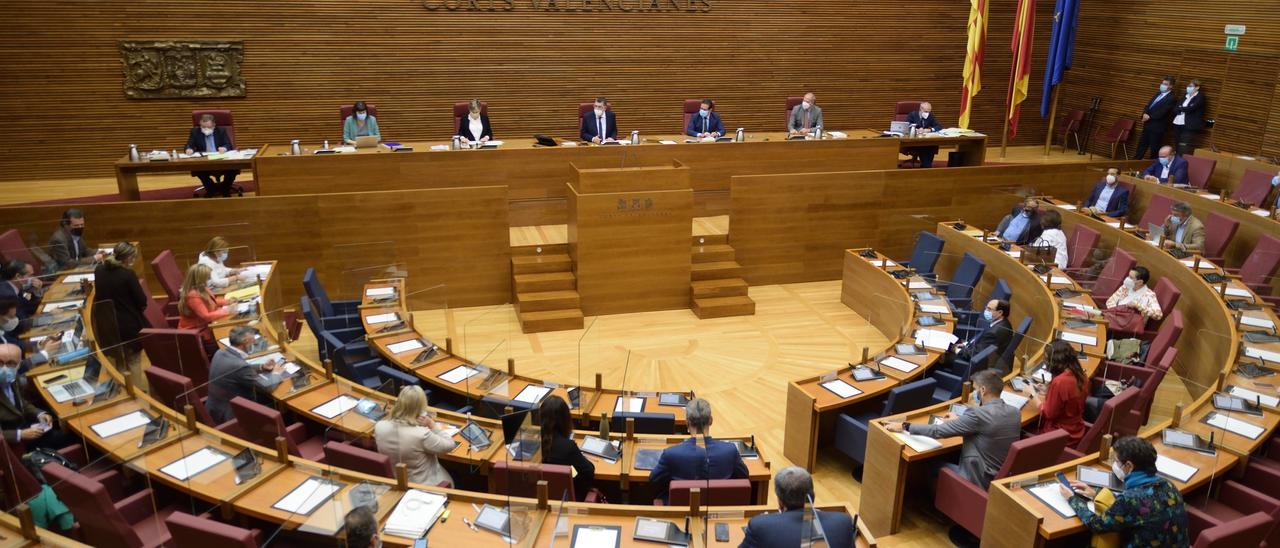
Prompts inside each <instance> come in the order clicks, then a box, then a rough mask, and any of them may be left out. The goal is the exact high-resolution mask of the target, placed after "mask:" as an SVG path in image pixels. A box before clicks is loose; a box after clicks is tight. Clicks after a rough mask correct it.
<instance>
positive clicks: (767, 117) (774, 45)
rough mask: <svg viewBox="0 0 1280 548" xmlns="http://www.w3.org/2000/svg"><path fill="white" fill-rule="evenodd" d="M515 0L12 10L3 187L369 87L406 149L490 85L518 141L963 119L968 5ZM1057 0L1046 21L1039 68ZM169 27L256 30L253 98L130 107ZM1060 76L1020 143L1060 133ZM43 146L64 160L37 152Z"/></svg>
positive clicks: (1036, 81) (986, 121)
mask: <svg viewBox="0 0 1280 548" xmlns="http://www.w3.org/2000/svg"><path fill="white" fill-rule="evenodd" d="M514 1H515V3H516V5H517V6H519V7H520V8H521V9H518V10H516V11H511V12H502V11H498V12H479V13H454V12H442V11H429V10H426V9H424V7H423V6H422V3H421V2H420V1H417V0H367V1H362V2H349V1H340V0H305V1H304V0H297V1H289V2H279V1H267V0H244V1H238V2H235V3H234V4H232V5H221V4H207V3H193V2H189V1H178V0H139V1H129V2H125V1H120V0H103V1H101V2H41V1H36V0H15V1H13V2H9V3H7V4H6V7H7V8H9V9H8V13H9V18H8V19H7V20H6V24H5V25H4V27H3V28H2V29H0V53H3V54H2V55H0V76H2V77H3V81H4V85H3V86H0V112H4V113H6V114H5V115H4V117H3V120H4V121H5V131H6V134H7V135H9V136H10V138H8V139H4V140H0V180H21V179H30V178H56V177H88V176H110V175H111V173H112V172H111V164H110V162H111V161H112V160H114V159H116V158H118V157H120V156H122V155H123V154H124V153H125V152H126V147H127V145H128V144H130V143H136V144H138V145H139V147H141V148H143V149H152V148H163V149H170V148H174V147H178V146H181V145H182V144H183V142H184V139H185V135H186V132H187V128H188V127H189V125H190V114H189V113H190V110H191V109H192V108H195V107H202V108H203V107H211V106H220V107H228V108H231V109H233V110H234V112H235V119H236V133H237V138H238V139H239V141H240V142H241V144H242V145H246V146H247V143H254V144H257V143H263V142H274V143H282V142H287V141H288V140H289V139H293V138H298V139H302V140H303V141H304V143H310V144H315V143H318V142H320V140H322V139H325V138H328V139H331V140H334V139H337V138H338V136H339V135H340V130H341V125H340V122H341V120H339V119H338V105H339V104H341V103H349V102H351V101H352V100H354V99H365V100H367V101H370V102H373V103H376V104H377V105H378V107H379V109H380V111H379V112H380V116H379V125H380V126H381V127H382V131H383V135H385V136H386V137H387V138H389V139H394V140H400V141H413V140H425V139H442V138H444V137H446V136H447V135H450V134H451V133H452V132H453V130H454V128H453V127H452V126H453V123H452V113H451V108H452V104H453V103H454V102H455V101H462V100H466V99H469V98H472V97H479V98H483V99H485V100H487V101H488V102H489V110H490V117H491V118H492V120H493V127H494V130H495V132H496V134H497V136H498V138H512V137H528V136H529V135H530V134H532V133H534V132H542V133H549V134H554V135H573V134H576V133H575V132H576V127H577V126H576V124H577V116H576V115H577V105H578V103H579V102H582V101H590V100H591V98H592V97H594V96H595V95H597V94H604V95H607V96H609V97H610V98H611V99H612V100H613V103H614V107H615V111H616V112H617V113H618V121H619V125H620V126H621V127H622V128H623V129H624V130H631V129H638V130H640V131H642V132H645V133H672V132H674V131H677V130H679V129H680V124H681V105H682V101H683V100H684V99H686V98H700V97H704V96H709V97H713V98H715V99H717V100H718V107H717V108H718V110H719V111H720V113H721V114H722V115H723V116H724V119H725V123H726V124H727V125H728V126H729V127H745V128H747V130H748V132H752V131H769V130H778V129H781V128H782V125H783V119H784V114H785V113H784V112H783V105H784V101H785V99H786V97H787V96H790V95H799V94H801V93H803V92H805V91H810V90H812V91H815V92H816V93H817V94H818V102H819V104H821V105H822V106H823V108H824V116H825V118H826V120H827V121H826V124H827V126H828V127H829V128H830V129H839V128H848V129H859V128H867V127H874V128H881V127H884V126H885V125H887V123H888V120H889V119H890V117H891V115H892V112H893V108H894V103H895V102H896V101H898V100H904V99H928V100H930V101H932V102H933V105H934V113H935V114H936V115H937V116H938V118H939V119H940V120H941V121H942V122H943V123H944V124H945V125H954V124H955V123H956V118H957V112H956V111H957V109H958V108H959V102H960V87H961V86H960V84H961V72H962V68H963V63H964V53H965V31H966V21H967V17H968V11H969V4H968V2H959V1H956V0H921V1H918V2H912V3H911V4H910V5H909V7H906V6H904V5H903V4H902V3H901V2H894V1H889V0H865V1H861V2H849V1H847V0H798V1H793V2H776V1H771V0H707V2H708V3H709V4H710V5H711V11H710V12H707V13H684V12H665V13H630V14H628V13H620V12H607V13H582V12H541V11H531V10H529V9H528V8H527V7H528V6H529V5H530V2H531V0H514ZM627 1H628V2H630V1H631V0H627ZM560 3H561V4H565V3H566V2H564V1H563V0H562V1H561V2H560ZM567 3H568V4H570V5H575V6H576V5H581V4H582V2H581V1H580V0H572V1H569V2H567ZM609 3H611V4H617V2H612V1H611V2H609ZM676 3H677V4H680V5H687V2H686V1H685V0H677V2H676ZM1272 3H1273V2H1272ZM480 4H481V5H487V4H486V2H485V1H483V0H482V1H481V2H480ZM595 4H596V5H599V4H601V2H595ZM990 5H991V8H990V16H991V24H990V29H989V40H990V41H989V44H988V47H987V59H986V64H985V66H984V75H985V79H984V82H983V86H984V87H983V91H982V93H981V94H980V95H979V96H978V97H977V99H976V106H975V111H974V118H973V124H972V125H973V127H974V128H975V129H977V130H979V131H983V132H985V133H988V134H990V135H993V136H998V135H999V132H1000V126H1001V113H1002V111H1003V104H1004V98H1005V89H1006V87H1007V79H1008V72H1009V62H1010V57H1011V53H1010V51H1009V46H1008V44H1009V40H1010V35H1011V33H1012V28H1013V17H1014V7H1015V5H1016V0H994V1H992V2H990ZM1052 8H1053V5H1052V3H1051V2H1041V3H1040V8H1039V11H1038V13H1037V22H1038V27H1039V28H1038V29H1037V33H1036V46H1035V52H1036V55H1037V63H1039V59H1040V58H1041V56H1043V55H1044V52H1045V50H1046V49H1047V44H1048V39H1049V33H1048V30H1047V29H1048V25H1049V22H1050V21H1051V19H1052V13H1051V12H1052ZM1250 32H1253V31H1252V27H1251V29H1250ZM1251 36H1252V35H1251ZM165 38H174V39H186V38H202V39H231V40H243V41H244V50H245V59H244V71H243V73H244V77H245V79H246V82H247V96H246V97H245V98H241V99H224V100H201V101H195V100H182V99H174V100H147V101H142V100H125V99H124V95H123V91H122V89H121V79H122V78H121V72H122V68H121V63H120V60H119V58H118V53H117V50H116V42H117V41H118V40H124V39H165ZM1247 43H1248V40H1246V44H1247ZM1041 72H1042V71H1039V70H1036V71H1033V75H1032V78H1031V95H1030V97H1029V98H1028V100H1027V102H1026V103H1025V105H1026V108H1025V109H1024V110H1025V112H1024V116H1023V119H1022V124H1021V127H1020V132H1019V136H1020V137H1019V139H1018V141H1017V143H1020V144H1032V143H1036V142H1039V141H1040V140H1041V139H1043V135H1044V128H1045V123H1044V121H1042V120H1041V119H1040V117H1039V116H1038V113H1035V112H1034V111H1035V110H1036V108H1037V107H1036V105H1038V104H1039V100H1040V81H1041V77H1042V75H1041ZM994 140H995V141H998V138H997V139H994ZM32 145H42V146H47V147H50V149H49V153H48V154H41V155H32V154H30V153H29V150H30V147H31V146H32ZM72 150H73V151H74V153H71V152H70V151H72Z"/></svg>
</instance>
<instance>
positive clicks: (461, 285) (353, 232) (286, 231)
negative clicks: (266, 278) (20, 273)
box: [0, 186, 511, 308]
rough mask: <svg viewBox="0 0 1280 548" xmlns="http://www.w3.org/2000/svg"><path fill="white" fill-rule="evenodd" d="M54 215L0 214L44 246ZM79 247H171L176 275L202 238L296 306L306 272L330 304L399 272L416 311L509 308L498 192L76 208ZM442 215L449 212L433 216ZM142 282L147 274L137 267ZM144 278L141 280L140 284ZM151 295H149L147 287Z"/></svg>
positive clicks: (44, 209)
mask: <svg viewBox="0 0 1280 548" xmlns="http://www.w3.org/2000/svg"><path fill="white" fill-rule="evenodd" d="M63 208H64V206H52V205H51V206H27V207H5V208H0V218H3V219H6V221H7V222H9V221H11V222H12V225H7V226H19V227H22V233H23V238H24V240H25V241H26V242H27V245H34V244H35V243H37V242H39V243H43V242H45V241H47V240H48V237H49V234H50V233H51V232H52V230H53V229H54V228H55V227H56V221H53V219H57V218H58V216H59V215H60V214H61V213H62V209H63ZM82 209H83V211H84V213H85V220H86V221H87V222H86V225H87V231H86V232H87V234H86V237H87V238H90V239H91V240H92V241H94V242H100V241H117V240H130V241H136V242H139V243H140V244H141V246H142V250H143V253H144V258H145V259H146V260H147V261H150V260H151V259H152V258H154V257H155V255H156V254H157V253H159V252H160V251H161V250H164V249H172V250H173V251H174V253H175V254H177V255H178V256H179V259H178V260H179V264H180V266H181V267H183V268H185V267H186V266H187V264H189V263H190V262H191V261H193V260H194V252H195V251H198V250H200V249H203V248H204V245H205V243H206V242H207V241H208V240H209V238H210V237H211V236H214V235H222V236H224V237H226V238H227V239H228V240H230V241H231V243H232V245H237V246H241V245H243V246H249V247H250V248H252V251H253V254H254V255H255V256H256V258H257V259H260V260H278V261H280V263H279V268H280V272H279V276H281V278H280V279H281V280H284V283H282V284H281V287H282V289H283V298H284V299H285V303H286V304H289V303H292V304H291V306H297V303H298V297H299V296H300V294H301V292H302V273H303V271H304V270H306V268H307V267H308V266H314V267H315V268H316V271H317V273H318V274H319V277H320V280H321V281H322V282H324V284H325V288H326V289H327V290H328V291H329V293H330V297H332V298H334V299H343V298H355V297H356V296H357V295H358V294H359V288H360V284H361V283H362V280H364V279H368V278H370V277H377V276H378V275H381V273H382V272H385V268H386V267H392V266H394V267H395V268H397V269H401V270H404V271H405V272H407V275H408V276H409V278H410V280H411V282H412V283H411V284H410V286H409V289H408V290H409V291H410V292H421V291H422V290H424V289H427V288H430V287H433V286H436V285H437V284H445V285H446V287H445V288H443V289H439V290H434V291H432V292H431V293H430V294H419V295H418V297H419V298H418V299H417V300H415V301H414V303H413V304H414V305H415V308H424V307H428V306H439V305H441V304H445V303H444V301H445V300H447V304H448V305H449V306H478V305H486V304H499V303H506V302H509V301H510V297H511V248H510V244H509V238H510V234H509V231H508V229H507V193H506V187H501V186H498V187H471V188H461V189H434V190H403V191H383V192H361V193H349V194H312V195H299V196H279V197H259V198H254V199H251V200H220V201H217V202H213V201H208V200H181V201H171V202H166V201H153V202H119V203H103V204H86V205H84V206H82ZM441 212H448V213H449V214H447V215H442V214H441ZM147 272H148V273H149V272H150V269H149V268H148V269H147ZM151 277H152V276H149V278H151ZM152 289H153V290H155V292H156V293H159V288H158V286H154V284H153V288H152Z"/></svg>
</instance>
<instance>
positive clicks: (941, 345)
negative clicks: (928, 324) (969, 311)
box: [916, 329, 960, 352]
mask: <svg viewBox="0 0 1280 548" xmlns="http://www.w3.org/2000/svg"><path fill="white" fill-rule="evenodd" d="M958 340H960V338H959V337H957V336H955V334H953V333H948V332H946V331H938V330H936V329H921V330H918V331H916V344H919V345H924V346H925V347H927V348H930V349H933V350H938V351H943V352H945V351H946V350H947V347H949V346H951V345H952V344H953V343H955V342H956V341H958Z"/></svg>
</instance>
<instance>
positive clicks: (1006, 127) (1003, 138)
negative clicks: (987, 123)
mask: <svg viewBox="0 0 1280 548" xmlns="http://www.w3.org/2000/svg"><path fill="white" fill-rule="evenodd" d="M1008 139H1009V111H1008V110H1006V111H1005V113H1004V131H1002V132H1000V159H1001V160H1003V159H1004V153H1005V149H1006V148H1008V145H1009V143H1007V142H1006V141H1008Z"/></svg>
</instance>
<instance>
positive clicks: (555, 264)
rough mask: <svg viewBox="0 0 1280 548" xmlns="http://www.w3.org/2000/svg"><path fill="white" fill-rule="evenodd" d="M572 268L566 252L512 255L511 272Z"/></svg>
mask: <svg viewBox="0 0 1280 548" xmlns="http://www.w3.org/2000/svg"><path fill="white" fill-rule="evenodd" d="M571 270H573V260H572V259H570V258H569V255H568V254H565V253H556V254H554V255H548V254H546V253H543V254H541V255H513V256H512V257H511V272H512V273H513V274H533V273H535V272H569V271H571Z"/></svg>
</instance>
